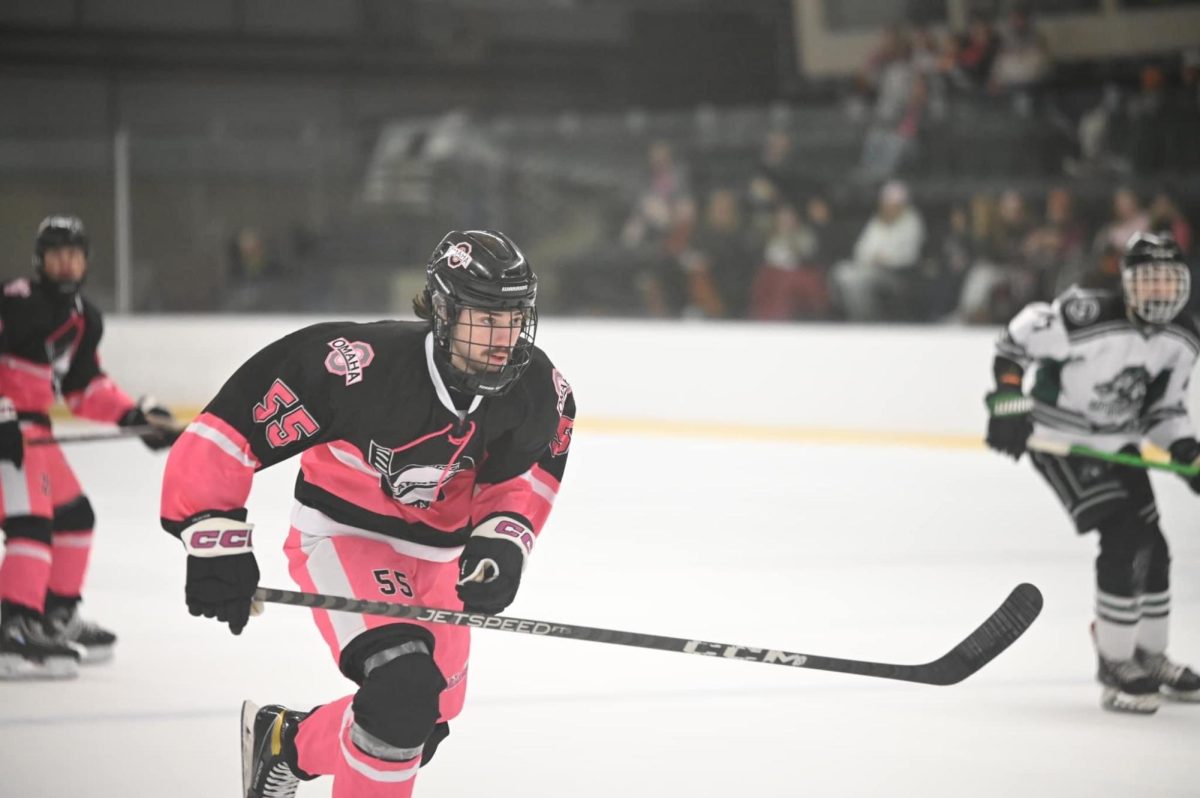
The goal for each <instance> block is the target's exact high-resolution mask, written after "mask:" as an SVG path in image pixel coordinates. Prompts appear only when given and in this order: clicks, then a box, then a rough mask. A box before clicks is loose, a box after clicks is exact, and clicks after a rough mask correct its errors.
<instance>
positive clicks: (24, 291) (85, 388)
mask: <svg viewBox="0 0 1200 798" xmlns="http://www.w3.org/2000/svg"><path fill="white" fill-rule="evenodd" d="M103 332H104V325H103V322H102V320H101V316H100V311H99V310H98V309H97V308H96V307H95V306H94V305H92V304H91V303H90V302H88V301H87V300H86V299H84V298H83V296H82V295H80V294H62V293H60V292H59V291H58V289H57V288H56V287H54V286H52V285H47V284H45V283H43V282H41V281H40V280H37V279H33V280H30V279H28V278H25V277H21V278H18V279H16V280H11V281H9V282H7V283H5V284H4V290H3V295H2V296H0V396H6V397H8V398H9V399H11V400H12V403H13V405H14V407H16V409H17V412H18V413H19V414H20V417H21V419H22V420H26V421H34V422H36V423H39V424H43V425H46V426H49V424H50V419H49V416H48V415H47V414H48V413H49V411H50V408H51V406H52V405H53V404H54V402H55V401H56V400H57V399H58V397H59V396H61V397H62V398H63V400H64V401H65V402H66V403H67V407H68V408H70V410H71V412H72V413H73V414H75V415H76V416H79V417H81V418H87V419H91V420H92V421H104V422H108V423H113V424H115V423H116V422H117V421H118V420H119V419H120V418H121V417H122V416H123V415H125V413H126V412H128V411H129V410H131V409H132V408H133V407H134V405H135V402H134V400H133V399H132V398H130V397H129V396H128V395H127V394H126V393H125V392H124V391H122V390H121V389H120V388H119V387H117V385H116V383H114V382H113V381H112V380H111V379H109V378H108V376H107V375H105V373H104V372H103V371H102V370H101V369H100V360H99V356H98V354H97V348H98V347H99V345H100V336H101V335H102V334H103Z"/></svg>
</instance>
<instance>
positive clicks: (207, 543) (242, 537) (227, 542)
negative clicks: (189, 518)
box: [187, 529, 252, 554]
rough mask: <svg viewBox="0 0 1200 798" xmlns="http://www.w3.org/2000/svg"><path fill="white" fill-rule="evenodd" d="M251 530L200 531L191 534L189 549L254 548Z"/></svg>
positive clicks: (193, 551)
mask: <svg viewBox="0 0 1200 798" xmlns="http://www.w3.org/2000/svg"><path fill="white" fill-rule="evenodd" d="M250 535H251V532H250V530H249V529H198V530H196V531H195V532H193V533H192V534H191V539H190V540H189V541H188V544H187V545H188V548H189V549H192V553H193V554H195V553H196V552H195V550H196V549H212V548H216V547H218V546H219V547H220V548H222V549H249V548H252V545H251V539H250Z"/></svg>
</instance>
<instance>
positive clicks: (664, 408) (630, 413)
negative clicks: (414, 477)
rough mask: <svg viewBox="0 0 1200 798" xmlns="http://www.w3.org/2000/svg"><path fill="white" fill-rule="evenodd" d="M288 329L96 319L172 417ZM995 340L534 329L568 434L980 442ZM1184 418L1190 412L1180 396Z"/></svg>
mask: <svg viewBox="0 0 1200 798" xmlns="http://www.w3.org/2000/svg"><path fill="white" fill-rule="evenodd" d="M322 320H326V319H321V318H317V317H297V316H267V317H241V316H184V317H180V316H170V317H168V316H162V317H153V316H151V317H126V318H122V317H115V316H114V317H109V319H108V320H107V321H106V325H105V327H106V329H105V339H104V342H103V343H102V345H101V356H102V359H103V364H104V367H105V370H106V371H108V372H109V373H110V374H111V375H112V376H113V377H114V378H115V379H116V380H117V381H118V382H119V383H120V384H121V385H122V386H124V387H125V388H126V389H127V390H128V391H130V392H131V393H133V394H135V395H137V394H142V393H152V394H154V396H156V397H157V398H158V399H159V400H160V401H163V402H165V403H167V404H168V405H170V406H172V407H175V408H178V409H180V410H183V411H194V410H195V409H197V408H199V407H201V406H203V405H204V404H205V403H206V402H207V401H208V399H209V398H210V397H211V396H212V394H213V393H215V392H216V391H217V389H218V388H220V386H221V384H222V382H223V381H224V380H225V379H226V378H227V377H228V376H229V375H230V374H231V373H232V372H233V370H234V369H235V368H236V367H237V366H238V365H239V364H240V363H242V362H243V361H244V360H245V359H246V358H248V357H249V356H250V355H251V354H253V353H254V352H255V351H257V350H258V349H260V348H261V347H263V346H265V345H266V344H268V343H269V342H271V341H273V340H275V339H276V338H279V337H281V336H283V335H285V334H286V333H288V332H290V331H292V330H295V329H298V328H300V327H302V326H305V325H307V324H312V323H315V322H318V321H322ZM996 335H997V330H996V329H994V328H985V329H964V328H956V327H940V326H939V327H915V326H913V327H907V326H869V327H867V326H863V327H856V326H840V325H839V326H834V325H801V324H792V325H782V324H780V325H775V324H769V325H764V324H745V323H731V322H727V323H720V322H630V321H607V320H575V319H559V318H544V319H542V320H541V324H540V329H539V330H538V344H539V346H541V347H542V348H543V349H544V350H546V352H547V353H548V354H549V355H550V357H551V359H552V360H553V361H554V362H555V364H556V365H557V366H558V367H559V368H560V369H561V370H562V371H563V373H564V374H565V375H566V376H567V379H568V380H570V382H571V383H572V385H573V386H574V388H575V391H576V396H577V398H578V402H579V413H580V417H579V421H580V425H581V426H585V425H586V424H587V423H588V421H589V420H591V421H603V422H618V423H620V422H644V421H676V422H681V421H682V422H712V423H720V424H736V425H747V426H756V427H787V428H789V429H790V428H801V429H804V430H809V431H814V432H819V431H820V430H838V431H853V432H863V433H881V434H884V435H887V434H909V433H917V434H929V435H947V436H950V435H953V436H973V437H975V438H976V439H978V438H979V437H981V435H982V431H983V429H984V426H985V424H986V418H985V414H984V409H983V394H984V393H985V392H986V391H987V390H988V387H989V385H990V383H991V362H992V342H993V341H994V340H995V337H996ZM366 378H367V379H370V369H369V368H368V370H367V375H366ZM1192 412H1193V417H1196V418H1200V400H1198V397H1197V395H1196V392H1193V396H1192Z"/></svg>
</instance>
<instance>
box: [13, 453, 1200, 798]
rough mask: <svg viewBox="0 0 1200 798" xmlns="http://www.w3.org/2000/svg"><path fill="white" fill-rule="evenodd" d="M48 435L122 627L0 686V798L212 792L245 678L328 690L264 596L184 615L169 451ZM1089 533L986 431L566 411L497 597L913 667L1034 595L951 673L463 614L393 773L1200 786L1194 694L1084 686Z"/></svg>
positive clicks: (277, 574)
mask: <svg viewBox="0 0 1200 798" xmlns="http://www.w3.org/2000/svg"><path fill="white" fill-rule="evenodd" d="M69 455H70V459H71V461H72V462H73V463H74V464H75V465H76V467H77V469H78V471H79V475H80V477H81V479H82V481H83V483H84V485H85V486H86V488H87V490H88V493H89V495H90V496H91V498H92V502H93V504H94V506H95V508H96V513H97V516H98V517H99V524H98V529H97V538H96V546H95V553H94V558H93V563H92V568H91V572H90V577H89V582H88V587H87V590H86V597H87V598H86V602H85V605H84V608H85V610H86V614H87V615H88V616H89V617H92V618H95V619H97V620H99V621H101V622H103V623H104V624H106V625H109V626H111V627H112V628H114V629H115V630H116V631H117V632H119V634H120V636H121V639H120V642H119V647H118V651H117V656H116V659H115V661H113V662H112V663H110V664H108V665H103V666H96V667H92V668H88V669H86V670H85V671H84V672H83V674H82V676H81V678H79V679H78V680H77V681H74V682H70V683H40V684H38V683H22V684H11V683H10V684H0V796H4V798H10V797H12V798H15V797H16V796H22V797H24V796H54V797H57V796H63V798H66V797H68V796H70V797H71V798H77V797H81V796H82V797H84V798H87V797H91V796H95V797H96V798H101V797H103V798H108V797H109V796H111V797H112V798H117V797H118V796H119V797H120V798H128V797H129V796H135V795H136V796H142V795H145V796H179V798H185V797H192V796H194V797H195V798H234V797H235V796H237V795H238V793H239V787H240V785H239V778H240V775H239V773H240V771H239V764H238V755H239V752H238V736H237V730H236V729H237V725H238V707H239V705H240V702H241V701H242V699H243V698H252V699H254V700H256V701H258V702H260V703H265V702H283V703H287V704H288V705H290V706H293V707H297V708H307V707H310V706H312V705H315V704H319V703H322V702H323V701H327V700H330V699H333V698H336V697H338V696H341V695H345V694H347V693H349V692H350V687H351V685H350V683H349V682H347V681H345V680H344V679H343V678H342V677H341V676H339V674H338V672H337V670H336V668H335V666H334V664H333V662H332V660H331V658H330V656H329V653H328V651H327V649H326V648H325V646H324V643H323V642H322V641H321V638H320V635H319V634H318V632H317V630H316V628H315V626H314V625H313V624H312V621H311V618H310V615H309V613H308V612H307V611H306V610H301V609H297V608H291V607H283V606H272V607H269V608H268V610H267V613H266V614H265V615H264V616H263V617H260V618H256V619H253V620H252V621H251V623H250V625H249V627H248V628H247V630H246V632H245V633H244V634H243V635H242V636H241V637H236V638H235V637H233V636H231V635H230V634H229V633H228V632H227V631H226V630H225V629H224V627H220V626H218V625H217V624H216V623H214V622H212V621H207V620H201V619H195V618H192V617H190V616H189V615H188V614H187V611H186V609H185V608H184V605H183V602H182V592H183V565H184V558H183V553H182V551H181V550H180V549H179V546H178V544H176V543H174V542H173V541H171V539H170V538H169V537H168V536H167V535H166V534H165V533H163V532H161V531H160V530H159V528H158V523H157V511H158V492H159V484H160V476H161V469H162V463H163V461H164V458H163V457H161V456H154V455H151V454H149V453H148V452H146V451H145V450H144V449H143V448H142V447H141V446H139V445H138V444H137V443H136V442H132V441H127V442H121V443H105V444H88V445H78V446H75V447H73V448H71V449H70V452H69ZM293 463H294V461H292V462H290V463H285V464H284V465H282V466H277V467H275V468H274V469H271V470H269V471H266V472H264V473H262V474H261V475H259V477H258V480H257V484H256V486H255V490H254V494H253V496H252V499H251V503H250V508H251V518H252V520H254V521H255V522H257V524H258V529H257V531H256V543H257V545H258V551H259V562H260V564H261V567H262V571H263V584H265V585H273V586H283V587H293V585H292V583H291V582H290V580H289V579H288V577H287V573H286V570H285V568H284V561H283V555H282V553H281V552H280V551H279V545H280V544H281V542H282V540H283V536H284V533H285V531H286V528H287V518H288V512H289V509H290V507H291V487H292V480H293V479H294V475H295V466H294V464H293ZM1154 480H1155V485H1156V488H1157V490H1158V495H1159V499H1160V505H1161V507H1162V509H1163V518H1164V521H1163V523H1164V528H1165V530H1166V533H1167V537H1168V539H1169V540H1170V541H1171V542H1172V545H1173V552H1174V571H1173V574H1174V585H1173V602H1174V603H1173V607H1174V611H1173V619H1174V622H1173V629H1172V634H1173V644H1172V651H1173V652H1174V654H1175V655H1176V656H1177V658H1179V659H1183V660H1186V661H1190V662H1193V663H1195V662H1200V538H1198V534H1200V500H1197V499H1196V498H1195V497H1193V496H1192V495H1191V494H1190V493H1188V492H1187V490H1186V488H1185V486H1184V485H1183V484H1182V482H1180V481H1179V480H1178V479H1176V478H1173V477H1171V476H1170V475H1167V476H1164V477H1159V476H1158V475H1156V476H1155V478H1154ZM1094 546H1095V542H1094V539H1093V538H1091V537H1088V538H1079V537H1077V536H1076V535H1075V534H1074V532H1073V531H1071V529H1070V528H1069V526H1068V523H1067V520H1066V516H1065V514H1064V513H1063V511H1062V510H1061V509H1060V507H1059V506H1058V504H1057V503H1056V502H1055V500H1054V499H1053V497H1052V495H1051V493H1050V490H1049V489H1048V488H1047V487H1046V486H1045V485H1044V484H1042V482H1041V480H1040V478H1038V477H1037V476H1036V475H1035V474H1034V472H1033V471H1032V469H1031V468H1030V467H1029V465H1028V464H1027V463H1025V462H1022V463H1021V464H1020V465H1014V464H1013V463H1012V462H1011V461H1008V460H1005V459H1002V458H1000V457H998V456H996V455H992V454H989V453H987V452H985V451H983V450H979V451H936V450H928V449H925V450H921V449H903V448H888V447H879V448H872V447H863V446H845V447H840V446H818V445H800V444H767V443H755V442H741V443H739V442H730V441H707V440H679V439H673V440H667V439H648V438H623V437H615V436H600V435H589V434H587V433H586V431H585V430H581V431H580V432H579V434H578V435H577V438H576V441H575V444H574V448H573V451H572V458H571V463H570V465H569V468H568V473H567V479H566V481H565V483H564V487H563V491H562V493H561V494H560V500H559V504H558V507H557V509H556V511H555V514H554V516H553V517H552V519H551V522H550V524H549V527H548V529H547V530H546V534H545V535H544V536H543V538H542V540H541V541H540V543H539V545H538V550H537V551H536V552H535V555H534V558H533V560H532V562H531V567H530V569H529V570H528V571H527V572H526V578H525V584H524V586H523V588H522V591H521V595H520V597H519V598H518V600H517V602H516V603H515V604H514V606H513V607H512V608H511V609H510V613H509V614H512V615H517V616H521V617H527V618H539V619H546V620H551V621H560V622H564V623H575V624H582V625H591V626H601V627H607V628H612V629H623V630H630V631H641V632H648V633H657V634H665V635H672V636H680V637H697V638H701V639H707V640H713V641H721V642H730V643H737V644H744V645H751V646H760V647H772V648H782V649H787V650H791V651H799V652H805V653H811V654H825V655H833V656H843V657H853V658H864V659H875V660H881V661H887V662H922V661H926V660H930V659H933V658H935V657H937V656H939V655H941V654H942V653H944V651H946V650H948V649H949V648H950V647H951V646H952V645H954V644H955V643H957V642H958V641H959V640H960V639H961V638H962V637H963V636H965V635H966V634H967V633H968V632H969V631H971V630H972V629H973V628H974V627H975V626H976V625H977V624H978V623H980V622H981V621H982V620H983V619H984V618H985V617H986V616H987V615H988V613H990V612H991V611H992V610H993V609H994V608H995V606H996V605H997V604H998V603H999V602H1000V601H1001V600H1002V599H1003V598H1004V596H1005V595H1007V593H1008V591H1009V590H1010V589H1011V588H1012V587H1013V586H1014V585H1016V584H1017V583H1018V582H1022V581H1030V582H1033V583H1035V584H1036V585H1038V586H1039V587H1040V588H1041V590H1042V591H1043V593H1044V594H1045V599H1046V607H1045V610H1044V612H1043V614H1042V617H1041V618H1040V619H1039V620H1038V621H1037V622H1036V623H1035V624H1034V626H1033V627H1032V628H1031V629H1030V631H1029V632H1028V633H1027V634H1026V635H1025V637H1024V638H1023V639H1021V640H1019V641H1018V642H1017V643H1016V644H1015V645H1014V646H1013V647H1012V648H1011V649H1010V650H1009V651H1008V652H1006V653H1005V654H1003V655H1001V656H1000V657H999V658H998V659H997V660H996V661H994V662H993V663H992V664H990V665H989V666H987V667H986V668H984V669H983V670H982V671H980V672H979V673H978V674H976V675H975V676H974V677H972V678H971V679H969V680H968V681H966V682H964V683H962V684H960V685H957V686H953V687H926V686H921V685H909V684H901V683H893V682H889V681H885V680H877V679H869V678H863V677H854V676H844V675H838V674H830V673H821V672H817V671H807V670H799V669H790V668H782V667H774V666H772V667H768V666H766V665H759V664H750V663H743V662H732V661H722V660H716V659H712V658H701V657H688V656H682V655H680V654H672V653H664V652H656V651H647V650H639V649H631V648H624V647H620V646H609V645H598V644H594V643H585V642H575V641H567V640H555V639H535V638H531V637H527V636H523V635H515V634H506V633H500V632H477V633H475V637H474V652H473V657H472V660H471V682H470V696H469V698H468V703H467V708H466V710H465V712H464V714H463V715H462V716H461V717H460V718H459V719H458V720H456V721H455V722H454V723H453V724H452V728H453V732H452V735H451V737H450V738H449V739H448V740H447V741H446V743H444V744H443V746H442V748H441V749H440V750H439V751H438V754H437V759H436V761H435V762H434V763H433V764H432V765H431V766H430V767H428V768H426V769H425V770H423V771H422V774H421V776H420V779H419V782H418V786H417V790H416V794H417V795H418V796H427V797H428V796H464V795H486V796H521V798H540V797H541V796H546V798H559V797H560V796H564V795H569V796H572V798H589V797H591V796H597V797H599V796H604V798H609V797H610V796H611V795H613V794H614V793H615V794H620V795H622V796H627V797H628V798H639V797H640V796H647V797H649V796H675V795H687V796H733V795H756V794H770V795H778V796H801V795H804V796H810V795H811V796H864V795H889V796H897V795H900V796H909V795H912V796H918V795H919V796H923V797H926V796H956V797H957V796H964V795H970V796H1011V795H1022V796H1052V798H1065V797H1067V796H1121V798H1127V797H1128V796H1133V795H1137V796H1184V795H1193V796H1194V795H1197V794H1198V793H1200V759H1198V753H1197V752H1198V748H1197V743H1200V705H1197V706H1185V705H1178V704H1168V705H1164V707H1163V708H1162V710H1160V712H1159V713H1158V714H1157V715H1156V716H1153V717H1129V716H1120V715H1113V714H1109V713H1105V712H1103V711H1101V710H1100V709H1099V707H1098V704H1097V701H1098V698H1099V689H1098V687H1097V685H1096V684H1095V682H1094V681H1093V679H1092V675H1093V670H1094V666H1095V663H1094V657H1093V654H1092V650H1091V647H1090V643H1089V639H1088V634H1087V624H1088V621H1089V619H1090V617H1091V605H1092V559H1093V556H1094ZM329 789H330V786H329V782H328V780H327V779H326V780H318V781H316V782H313V783H310V784H305V785H302V787H301V790H300V796H301V798H315V796H323V795H328V794H329Z"/></svg>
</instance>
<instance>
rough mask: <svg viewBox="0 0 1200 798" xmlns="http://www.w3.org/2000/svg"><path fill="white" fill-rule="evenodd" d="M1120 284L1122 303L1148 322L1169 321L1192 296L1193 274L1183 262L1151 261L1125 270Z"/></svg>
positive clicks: (1162, 322) (1166, 322)
mask: <svg viewBox="0 0 1200 798" xmlns="http://www.w3.org/2000/svg"><path fill="white" fill-rule="evenodd" d="M1121 285H1122V288H1123V289H1124V291H1125V303H1126V304H1127V305H1128V306H1129V309H1130V311H1132V312H1133V313H1134V314H1135V315H1136V316H1137V317H1138V318H1140V319H1141V320H1143V321H1145V322H1147V323H1149V324H1168V323H1170V321H1171V320H1172V319H1174V318H1175V317H1176V316H1178V315H1179V314H1180V312H1181V311H1182V310H1183V308H1184V306H1185V305H1187V302H1188V298H1189V296H1191V286H1192V275H1191V273H1190V272H1189V271H1188V267H1187V266H1186V265H1185V264H1182V263H1178V262H1171V261H1167V262H1163V261H1150V262H1144V263H1139V264H1137V265H1134V266H1130V267H1128V268H1126V269H1124V270H1123V271H1122V273H1121Z"/></svg>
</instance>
